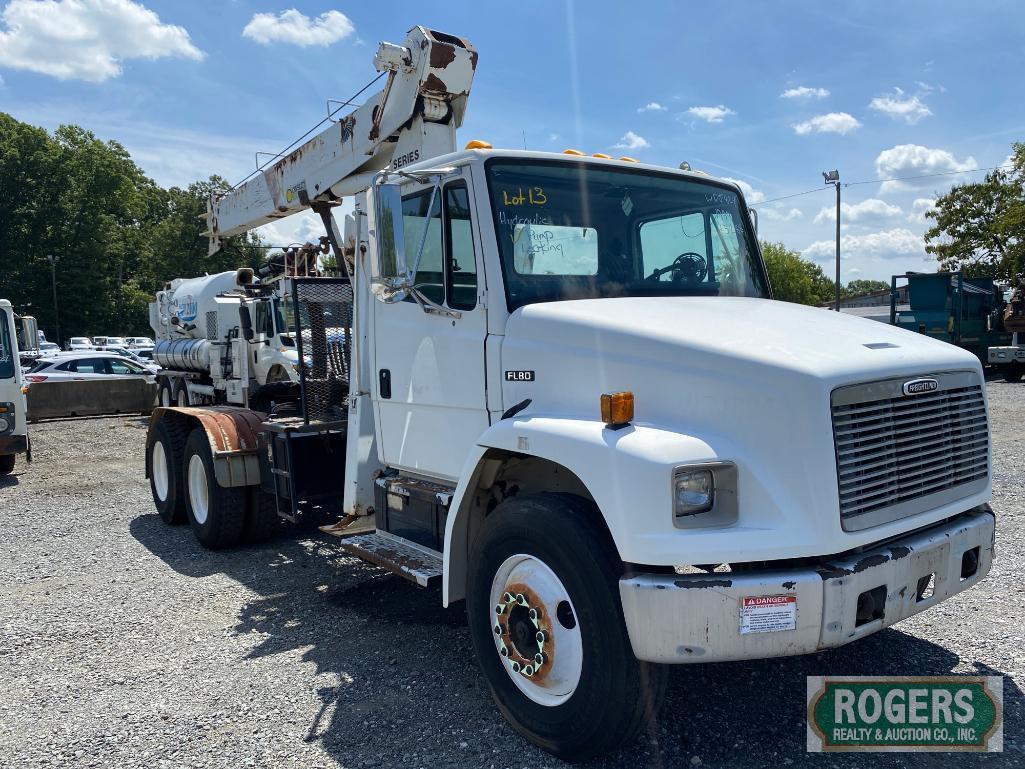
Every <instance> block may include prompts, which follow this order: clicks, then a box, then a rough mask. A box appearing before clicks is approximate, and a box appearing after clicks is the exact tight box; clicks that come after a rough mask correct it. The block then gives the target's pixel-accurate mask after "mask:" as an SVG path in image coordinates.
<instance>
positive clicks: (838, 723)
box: [808, 676, 1004, 753]
mask: <svg viewBox="0 0 1025 769" xmlns="http://www.w3.org/2000/svg"><path fill="white" fill-rule="evenodd" d="M1003 703H1004V688H1003V679H1002V678H1001V677H1000V676H937V677H931V676H919V677H887V676H843V677H833V676H808V751H809V752H813V753H819V752H823V751H825V752H833V751H886V752H907V753H911V752H921V751H933V752H942V751H980V752H987V751H988V752H1000V751H1003V749H1004V729H1003Z"/></svg>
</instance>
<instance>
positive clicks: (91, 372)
mask: <svg viewBox="0 0 1025 769" xmlns="http://www.w3.org/2000/svg"><path fill="white" fill-rule="evenodd" d="M111 376H122V377H124V376H144V377H146V380H147V381H149V382H155V381H156V378H155V377H154V375H153V371H151V370H150V369H149V368H147V367H146V366H143V365H142V364H140V363H138V362H136V361H134V360H131V359H130V358H126V357H125V356H123V355H116V354H114V353H109V352H96V351H94V352H89V353H83V354H80V355H72V354H70V353H64V354H62V355H60V356H57V357H54V358H46V359H43V360H40V361H39V362H38V363H36V365H35V366H33V367H32V369H31V370H30V371H29V372H28V374H26V375H25V379H26V380H27V381H28V382H29V383H30V385H31V384H39V383H40V382H46V381H50V380H65V381H67V380H81V379H105V378H107V377H111Z"/></svg>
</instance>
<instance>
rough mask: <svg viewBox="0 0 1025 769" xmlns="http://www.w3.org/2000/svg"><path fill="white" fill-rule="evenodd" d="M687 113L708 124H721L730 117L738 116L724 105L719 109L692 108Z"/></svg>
mask: <svg viewBox="0 0 1025 769" xmlns="http://www.w3.org/2000/svg"><path fill="white" fill-rule="evenodd" d="M687 113H688V114H690V115H693V116H694V117H696V118H698V119H699V120H704V121H705V122H706V123H721V122H722V121H723V120H724V119H726V118H727V117H729V116H730V115H735V114H737V113H736V112H734V111H733V110H731V109H730V108H729V107H727V106H726V105H724V104H720V105H719V106H717V107H691V108H690V109H689V110H687Z"/></svg>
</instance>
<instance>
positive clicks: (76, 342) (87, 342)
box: [68, 336, 94, 352]
mask: <svg viewBox="0 0 1025 769" xmlns="http://www.w3.org/2000/svg"><path fill="white" fill-rule="evenodd" d="M93 348H94V345H93V340H92V339H90V338H89V337H87V336H73V337H71V340H70V341H69V342H68V352H81V351H83V350H92V349H93Z"/></svg>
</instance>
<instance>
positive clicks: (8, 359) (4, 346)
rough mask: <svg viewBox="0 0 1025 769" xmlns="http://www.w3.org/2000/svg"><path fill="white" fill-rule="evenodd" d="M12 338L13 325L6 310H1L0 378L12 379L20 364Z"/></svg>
mask: <svg viewBox="0 0 1025 769" xmlns="http://www.w3.org/2000/svg"><path fill="white" fill-rule="evenodd" d="M16 358H17V356H16V355H15V354H14V343H13V341H12V338H11V327H10V323H9V321H8V315H7V313H6V312H0V379H11V378H12V377H13V376H14V369H15V366H17V365H18V361H17V360H16Z"/></svg>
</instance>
